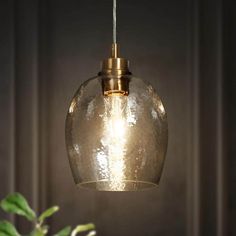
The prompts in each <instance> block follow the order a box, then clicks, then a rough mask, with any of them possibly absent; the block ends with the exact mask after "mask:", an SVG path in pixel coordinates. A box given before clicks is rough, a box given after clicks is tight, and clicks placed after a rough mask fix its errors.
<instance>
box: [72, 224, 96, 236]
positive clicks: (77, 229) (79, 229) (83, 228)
mask: <svg viewBox="0 0 236 236" xmlns="http://www.w3.org/2000/svg"><path fill="white" fill-rule="evenodd" d="M93 229H95V225H94V224H92V223H89V224H86V225H78V226H76V227H75V229H74V230H73V231H72V233H71V236H76V235H77V234H78V233H81V232H85V231H88V230H93Z"/></svg>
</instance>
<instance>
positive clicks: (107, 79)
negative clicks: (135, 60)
mask: <svg viewBox="0 0 236 236" xmlns="http://www.w3.org/2000/svg"><path fill="white" fill-rule="evenodd" d="M99 75H101V76H103V78H102V89H103V94H104V95H105V96H112V95H128V94H129V79H128V75H131V72H130V71H129V61H128V60H126V59H125V58H120V57H119V50H118V45H117V44H112V48H111V57H110V58H108V59H105V60H103V62H102V70H101V72H99Z"/></svg>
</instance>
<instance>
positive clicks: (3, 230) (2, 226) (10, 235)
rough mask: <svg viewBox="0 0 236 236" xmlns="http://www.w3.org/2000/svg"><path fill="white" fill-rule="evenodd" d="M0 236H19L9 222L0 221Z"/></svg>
mask: <svg viewBox="0 0 236 236" xmlns="http://www.w3.org/2000/svg"><path fill="white" fill-rule="evenodd" d="M0 236H20V234H19V233H18V232H17V230H16V228H15V227H14V225H13V224H11V223H10V222H8V221H6V220H4V221H0Z"/></svg>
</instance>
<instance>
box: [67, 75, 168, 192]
mask: <svg viewBox="0 0 236 236" xmlns="http://www.w3.org/2000/svg"><path fill="white" fill-rule="evenodd" d="M103 79H104V78H103V77H102V76H97V77H95V78H92V79H89V80H87V81H86V82H85V83H83V84H82V85H81V87H80V88H79V90H78V91H77V92H76V94H75V96H74V98H73V99H72V102H71V104H70V107H69V111H68V115H67V119H66V145H67V151H68V156H69V161H70V166H71V169H72V172H73V176H74V180H75V182H76V184H77V185H79V186H82V187H87V188H94V189H97V190H102V191H133V190H140V189H146V188H150V187H154V186H157V185H158V183H159V180H160V176H161V173H162V168H163V164H164V159H165V154H166V149H167V139H168V138H167V136H168V131H167V117H166V112H165V109H164V107H163V104H162V102H161V100H160V98H159V97H158V95H157V94H156V92H155V91H154V89H153V87H152V86H151V85H150V84H148V83H146V82H144V81H143V80H141V79H139V78H135V77H133V76H131V75H128V76H126V79H127V81H128V82H129V84H128V87H129V88H128V94H127V95H123V94H113V95H109V96H105V95H104V93H103V85H102V84H103V83H102V81H103Z"/></svg>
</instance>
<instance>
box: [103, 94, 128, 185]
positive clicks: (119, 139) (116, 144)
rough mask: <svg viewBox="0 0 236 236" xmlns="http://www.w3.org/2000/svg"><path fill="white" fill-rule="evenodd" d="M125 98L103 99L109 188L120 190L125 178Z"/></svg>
mask: <svg viewBox="0 0 236 236" xmlns="http://www.w3.org/2000/svg"><path fill="white" fill-rule="evenodd" d="M125 107H126V97H125V96H109V97H106V98H105V114H106V116H105V118H104V125H105V129H104V138H105V140H106V149H107V154H108V163H109V164H108V165H109V170H110V179H109V181H110V182H111V188H112V189H113V190H122V188H123V187H122V186H123V184H122V183H123V180H124V177H125V173H124V170H125V163H124V159H125V155H126V135H127V134H126V131H127V122H126V118H125Z"/></svg>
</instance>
